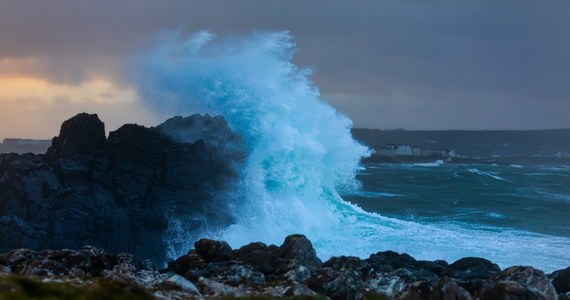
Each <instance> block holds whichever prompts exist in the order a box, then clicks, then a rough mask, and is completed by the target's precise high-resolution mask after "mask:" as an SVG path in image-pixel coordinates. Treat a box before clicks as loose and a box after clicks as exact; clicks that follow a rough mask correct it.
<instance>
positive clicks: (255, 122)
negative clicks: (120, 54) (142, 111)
mask: <svg viewBox="0 0 570 300" xmlns="http://www.w3.org/2000/svg"><path fill="white" fill-rule="evenodd" d="M296 51H297V49H296V46H295V43H294V42H293V39H292V37H291V35H290V34H289V33H288V32H259V33H253V34H250V35H247V36H241V37H238V36H231V37H221V38H220V37H217V36H216V35H214V34H212V33H209V32H198V33H195V34H192V35H184V34H181V33H169V34H164V35H162V36H161V38H160V42H159V43H158V46H157V47H155V48H154V49H152V50H151V51H149V52H147V53H145V54H142V55H140V56H139V57H137V58H136V60H135V62H134V63H133V68H132V71H133V78H134V80H135V82H136V85H137V86H138V89H139V93H140V95H141V98H142V99H143V100H144V101H145V102H146V103H148V104H149V105H151V106H152V107H153V108H154V109H155V110H156V111H158V112H160V113H162V114H164V115H165V116H172V115H189V114H192V113H195V112H207V113H211V114H220V115H222V116H224V117H225V118H226V120H227V121H228V123H229V125H230V127H231V128H232V130H234V131H236V132H238V133H239V134H241V135H242V136H243V137H244V139H245V141H246V147H247V149H246V150H247V153H248V155H247V160H246V163H245V167H244V168H242V169H240V170H239V172H240V175H241V177H240V181H239V185H238V186H236V187H235V189H234V190H232V191H227V193H226V195H227V202H228V208H227V209H229V210H230V213H231V214H232V215H233V216H234V218H235V222H234V224H233V225H231V226H229V227H227V228H223V229H221V230H212V231H206V232H201V233H200V234H199V235H200V236H197V234H196V233H191V234H190V233H189V232H190V230H187V228H185V224H184V222H181V221H180V220H172V222H173V223H172V224H171V228H174V229H175V230H176V233H175V234H176V235H177V236H178V237H181V236H182V237H183V238H184V240H186V241H187V243H186V244H184V245H182V246H177V248H176V249H169V250H170V252H169V253H170V254H171V255H172V256H173V257H177V256H179V255H181V254H182V253H185V252H186V251H187V250H188V249H190V248H192V247H193V243H194V241H195V240H196V239H198V238H202V237H210V238H215V239H222V240H225V241H228V242H229V243H230V244H231V245H232V247H239V246H242V245H244V244H248V243H250V242H254V241H262V242H265V243H272V244H281V243H282V241H283V239H284V238H285V236H287V235H289V234H293V233H302V234H305V235H306V236H307V237H308V238H309V239H310V240H311V241H312V242H313V244H314V246H315V248H316V250H317V253H318V255H319V256H320V257H321V259H327V258H328V257H330V256H333V255H334V256H338V255H353V256H360V257H367V256H368V255H370V254H371V253H375V252H378V251H384V250H393V251H397V252H405V253H408V254H410V255H412V256H414V257H415V258H416V259H427V260H435V259H444V260H447V261H454V260H457V259H459V258H461V257H466V256H479V257H484V258H487V259H490V260H492V261H493V262H496V263H498V264H499V265H500V266H501V267H506V266H510V265H531V266H535V267H538V268H541V269H543V270H545V271H551V270H555V269H561V268H565V267H567V265H568V262H569V261H570V251H568V249H570V239H568V238H564V237H555V236H549V235H544V234H537V233H531V232H526V231H518V230H509V229H505V228H498V227H492V226H474V225H471V226H466V225H465V224H461V223H453V222H449V223H446V224H439V225H438V224H425V223H419V222H413V221H410V220H403V219H398V218H390V217H386V216H383V215H382V214H381V213H371V212H367V211H364V210H363V209H361V208H360V207H358V206H356V205H354V204H352V203H349V202H347V201H345V200H344V199H343V198H342V197H341V195H344V194H350V193H356V192H358V189H359V188H360V184H359V182H358V181H357V180H356V174H357V173H358V172H359V171H360V170H361V168H362V166H360V165H359V161H360V159H361V158H362V157H365V156H367V155H369V153H370V152H369V149H367V148H366V147H365V146H363V145H361V144H359V143H358V142H356V141H355V140H354V139H353V138H352V135H351V133H350V129H351V127H352V122H351V120H350V119H349V118H347V117H346V116H344V115H342V114H341V113H340V112H338V111H336V110H335V109H334V108H333V107H331V106H330V105H329V104H328V103H327V102H326V101H325V100H323V99H321V96H320V93H319V90H318V88H317V87H316V86H315V85H314V84H313V82H312V81H311V80H310V75H311V73H312V70H311V69H310V68H301V67H298V66H296V65H295V64H294V63H293V62H292V60H293V57H294V54H295V52H296ZM472 172H475V173H476V171H475V170H473V171H472ZM491 176H492V175H491ZM394 198H397V195H396V197H394ZM177 245H178V244H177Z"/></svg>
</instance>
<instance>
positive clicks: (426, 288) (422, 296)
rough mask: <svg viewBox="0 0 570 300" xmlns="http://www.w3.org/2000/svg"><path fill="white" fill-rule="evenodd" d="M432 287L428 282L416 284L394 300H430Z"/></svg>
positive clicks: (411, 285)
mask: <svg viewBox="0 0 570 300" xmlns="http://www.w3.org/2000/svg"><path fill="white" fill-rule="evenodd" d="M431 293H432V290H431V287H430V285H429V283H428V282H427V281H418V282H414V283H412V284H410V285H408V286H407V287H406V289H405V290H403V291H401V292H400V293H398V294H397V295H396V296H395V297H394V299H397V300H429V299H431V298H430V297H431Z"/></svg>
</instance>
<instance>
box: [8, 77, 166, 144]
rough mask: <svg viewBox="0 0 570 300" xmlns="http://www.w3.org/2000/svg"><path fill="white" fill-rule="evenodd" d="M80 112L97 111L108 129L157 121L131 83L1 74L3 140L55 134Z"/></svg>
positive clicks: (99, 79) (96, 79) (43, 136)
mask: <svg viewBox="0 0 570 300" xmlns="http://www.w3.org/2000/svg"><path fill="white" fill-rule="evenodd" d="M80 112H88V113H97V114H98V115H99V118H100V119H101V120H102V121H103V122H104V123H105V125H106V129H107V130H114V129H116V128H117V127H119V126H120V125H122V124H124V123H139V124H155V122H156V117H155V116H154V115H153V114H152V113H151V112H150V111H148V110H147V109H146V108H145V107H144V106H143V105H142V104H141V103H140V101H138V96H137V92H136V90H135V89H134V88H133V87H131V86H127V85H120V84H117V83H115V82H112V81H109V80H106V79H103V78H93V79H90V80H87V81H83V82H79V83H77V84H59V83H53V82H50V81H48V80H45V79H41V78H35V77H25V76H11V77H7V76H5V77H0V142H1V141H2V140H3V139H4V138H8V137H14V138H51V137H53V136H55V135H57V133H58V132H59V126H60V125H61V122H62V121H64V120H66V119H68V118H70V117H72V116H74V115H75V114H77V113H80Z"/></svg>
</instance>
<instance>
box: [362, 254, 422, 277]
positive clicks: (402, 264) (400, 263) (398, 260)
mask: <svg viewBox="0 0 570 300" xmlns="http://www.w3.org/2000/svg"><path fill="white" fill-rule="evenodd" d="M365 261H366V262H367V263H368V264H369V265H370V266H371V267H372V268H374V270H375V271H376V272H390V271H393V270H396V269H400V268H414V267H415V265H416V260H415V259H414V258H413V257H411V256H409V255H408V254H406V253H403V254H399V253H396V252H394V251H384V252H378V253H376V254H372V255H370V258H368V259H366V260H365Z"/></svg>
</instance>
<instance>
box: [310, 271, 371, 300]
mask: <svg viewBox="0 0 570 300" xmlns="http://www.w3.org/2000/svg"><path fill="white" fill-rule="evenodd" d="M308 286H309V288H311V289H312V290H314V291H316V292H318V293H320V294H322V295H325V296H327V297H330V298H332V299H361V298H362V297H363V292H364V283H363V282H362V279H361V278H360V276H359V275H358V272H356V271H350V270H346V271H343V272H340V271H336V270H334V269H332V268H323V269H320V270H318V271H317V273H316V275H315V276H313V278H311V279H310V280H309V282H308Z"/></svg>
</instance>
